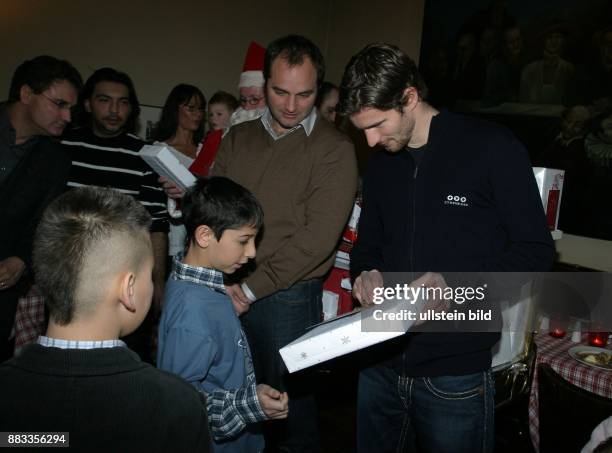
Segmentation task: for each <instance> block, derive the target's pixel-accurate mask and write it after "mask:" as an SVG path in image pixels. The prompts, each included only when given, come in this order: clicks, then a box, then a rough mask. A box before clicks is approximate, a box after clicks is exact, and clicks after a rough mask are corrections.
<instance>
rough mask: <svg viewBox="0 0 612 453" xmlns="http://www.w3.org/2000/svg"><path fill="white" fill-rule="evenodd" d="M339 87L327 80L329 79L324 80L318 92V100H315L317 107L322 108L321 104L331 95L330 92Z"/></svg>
mask: <svg viewBox="0 0 612 453" xmlns="http://www.w3.org/2000/svg"><path fill="white" fill-rule="evenodd" d="M337 89H338V87H337V86H336V85H334V84H333V83H331V82H327V81H326V82H323V83H322V84H321V88H319V91H318V93H317V100H316V101H315V107H317V108H320V107H321V104H323V101H324V100H325V98H326V97H327V96H328V95H329V93H331V92H332V91H334V90H337Z"/></svg>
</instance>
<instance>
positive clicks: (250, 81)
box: [238, 71, 264, 88]
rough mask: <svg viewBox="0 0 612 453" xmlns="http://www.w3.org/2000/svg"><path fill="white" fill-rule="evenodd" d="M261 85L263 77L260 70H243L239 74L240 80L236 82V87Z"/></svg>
mask: <svg viewBox="0 0 612 453" xmlns="http://www.w3.org/2000/svg"><path fill="white" fill-rule="evenodd" d="M263 86H264V77H263V72H262V71H245V72H243V73H242V74H240V82H238V88H246V87H263Z"/></svg>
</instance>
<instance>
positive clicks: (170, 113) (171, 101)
mask: <svg viewBox="0 0 612 453" xmlns="http://www.w3.org/2000/svg"><path fill="white" fill-rule="evenodd" d="M193 97H196V98H198V99H200V108H201V109H202V111H206V98H205V97H204V94H202V92H201V91H200V89H199V88H198V87H195V86H193V85H187V84H186V83H180V84H178V85H177V86H175V87H174V88H172V91H170V94H169V95H168V98H167V99H166V102H165V104H164V108H163V109H162V112H161V117H160V119H159V123H157V128H156V132H155V134H154V139H155V140H159V141H160V142H163V141H165V140H168V139H169V138H171V137H172V136H174V134H175V133H176V129H177V128H178V115H179V108H180V107H181V106H182V105H185V104H187V103H188V102H189V101H190V100H191V98H193ZM203 135H204V116H202V121H201V122H200V127H199V128H198V130H197V131H196V132H195V133H194V134H193V142H194V144H197V143H200V140H202V136H203Z"/></svg>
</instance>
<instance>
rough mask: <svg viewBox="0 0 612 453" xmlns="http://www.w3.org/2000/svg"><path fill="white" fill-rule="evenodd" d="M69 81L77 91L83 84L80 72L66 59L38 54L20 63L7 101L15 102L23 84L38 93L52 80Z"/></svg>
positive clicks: (12, 80)
mask: <svg viewBox="0 0 612 453" xmlns="http://www.w3.org/2000/svg"><path fill="white" fill-rule="evenodd" d="M63 80H65V81H67V82H69V83H70V84H71V85H72V86H73V87H74V88H75V89H76V90H77V91H80V90H81V87H82V86H83V79H81V74H79V71H77V70H76V69H75V68H74V66H72V65H71V64H70V63H69V62H67V61H66V60H58V59H57V58H55V57H50V56H49V55H40V56H38V57H35V58H32V59H31V60H26V61H24V62H23V63H21V64H20V65H19V66H18V67H17V69H16V70H15V73H14V74H13V78H12V79H11V87H10V88H9V95H8V102H9V103H13V102H17V101H18V100H19V98H20V94H19V92H20V91H21V87H22V86H24V85H27V86H29V87H30V88H32V91H34V93H36V94H40V93H42V92H43V91H45V90H46V89H47V88H49V87H50V86H51V84H52V83H54V82H61V81H63Z"/></svg>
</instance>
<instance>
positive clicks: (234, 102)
mask: <svg viewBox="0 0 612 453" xmlns="http://www.w3.org/2000/svg"><path fill="white" fill-rule="evenodd" d="M212 104H223V105H225V106H226V107H227V109H228V110H230V111H232V112H233V111H234V110H236V109H237V108H238V106H239V105H240V104H239V103H238V99H236V97H235V96H233V95H231V94H230V93H228V92H227V91H217V92H216V93H215V94H213V95H212V97H211V98H210V101H208V105H212Z"/></svg>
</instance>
